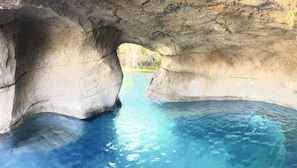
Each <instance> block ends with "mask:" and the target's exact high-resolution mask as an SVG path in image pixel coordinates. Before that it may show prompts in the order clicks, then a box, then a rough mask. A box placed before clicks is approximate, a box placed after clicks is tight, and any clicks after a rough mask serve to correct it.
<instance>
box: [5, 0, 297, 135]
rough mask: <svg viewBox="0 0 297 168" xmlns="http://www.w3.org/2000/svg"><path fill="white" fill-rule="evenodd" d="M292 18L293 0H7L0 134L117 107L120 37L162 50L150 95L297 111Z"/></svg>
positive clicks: (296, 39) (295, 39) (296, 62)
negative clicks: (52, 115)
mask: <svg viewBox="0 0 297 168" xmlns="http://www.w3.org/2000/svg"><path fill="white" fill-rule="evenodd" d="M295 15H296V2H295V0H287V1H283V0H210V1H209V0H208V1H206V0H199V1H198V0H123V1H118V0H99V1H98V0H51V1H47V0H0V116H1V118H0V132H7V131H9V130H10V128H11V127H12V126H13V125H16V124H17V123H21V121H22V119H23V118H24V117H26V116H29V115H31V114H33V113H37V112H56V113H60V114H65V115H70V116H74V117H78V118H88V117H90V116H92V115H94V114H96V113H100V112H103V111H106V110H110V109H112V108H113V107H114V106H115V104H116V101H117V95H118V92H119V89H120V85H121V81H122V72H121V69H120V65H119V62H118V58H117V56H116V48H117V46H118V45H119V44H120V43H122V42H131V43H136V44H140V45H143V46H145V47H147V48H149V49H152V50H155V51H158V52H159V53H160V54H162V56H163V66H162V68H161V70H160V71H159V72H158V74H156V75H155V77H154V78H153V80H152V82H151V85H150V87H149V89H148V96H149V97H152V98H155V99H158V100H164V101H194V100H201V99H203V100H206V99H226V98H227V99H248V100H261V101H267V102H274V103H278V104H282V105H287V106H290V107H294V108H297V103H296V101H294V100H296V98H297V93H296V92H297V84H296V80H297V78H296V77H297V76H296V75H297V73H296V71H297V70H296V69H297V68H296V67H297V66H296V65H297V54H296V53H297V52H296V49H295V48H296V47H297V31H296V19H295V18H296V17H295Z"/></svg>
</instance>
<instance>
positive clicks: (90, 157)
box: [0, 73, 297, 168]
mask: <svg viewBox="0 0 297 168" xmlns="http://www.w3.org/2000/svg"><path fill="white" fill-rule="evenodd" d="M149 80H150V75H149V74H142V73H125V80H124V83H123V88H122V90H121V94H120V97H121V101H122V103H123V107H122V108H121V109H120V110H118V111H115V112H110V113H106V114H104V115H101V116H100V117H98V118H96V119H94V120H91V121H82V120H76V119H72V118H67V117H64V116H59V115H53V114H42V115H36V116H34V117H32V119H31V120H30V121H29V122H27V123H26V124H24V125H23V126H22V127H20V128H19V129H18V130H17V131H16V132H15V133H14V135H13V136H10V137H6V138H1V139H0V163H1V164H0V167H22V168H23V167H43V168H46V167H100V168H101V167H137V168H138V167H160V168H161V167H162V168H163V167H173V168H175V167H176V168H180V167H189V168H191V167H195V168H196V167H202V168H203V167H206V168H210V167H226V168H229V167H238V168H241V167H251V168H258V167H261V168H262V167H263V168H265V167H267V168H268V167H297V140H296V137H297V112H296V111H294V110H292V109H288V108H285V107H281V106H277V105H272V104H267V103H260V102H252V101H204V102H196V103H163V104H162V103H158V102H154V101H151V100H149V99H148V98H146V97H145V90H146V88H147V85H148V83H149Z"/></svg>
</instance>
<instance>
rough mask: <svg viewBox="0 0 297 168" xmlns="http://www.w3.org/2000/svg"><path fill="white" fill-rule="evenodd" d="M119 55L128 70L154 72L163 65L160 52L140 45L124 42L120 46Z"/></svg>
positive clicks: (124, 67)
mask: <svg viewBox="0 0 297 168" xmlns="http://www.w3.org/2000/svg"><path fill="white" fill-rule="evenodd" d="M118 56H119V58H120V62H121V65H122V67H123V69H124V70H127V71H137V72H146V73H152V72H155V71H156V70H158V69H159V68H160V67H161V56H160V54H159V53H157V52H154V51H151V50H148V49H146V48H144V47H142V46H140V45H136V44H129V43H125V44H122V45H120V46H119V48H118Z"/></svg>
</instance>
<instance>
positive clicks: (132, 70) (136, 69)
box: [123, 68, 157, 73]
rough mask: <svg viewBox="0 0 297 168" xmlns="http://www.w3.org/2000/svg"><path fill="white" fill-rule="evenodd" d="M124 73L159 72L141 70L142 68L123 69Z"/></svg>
mask: <svg viewBox="0 0 297 168" xmlns="http://www.w3.org/2000/svg"><path fill="white" fill-rule="evenodd" d="M123 71H130V72H143V73H154V72H156V71H157V70H155V69H141V68H123Z"/></svg>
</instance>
